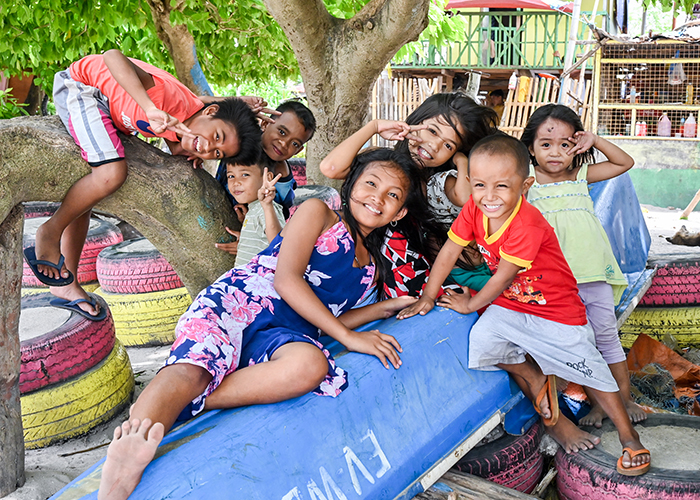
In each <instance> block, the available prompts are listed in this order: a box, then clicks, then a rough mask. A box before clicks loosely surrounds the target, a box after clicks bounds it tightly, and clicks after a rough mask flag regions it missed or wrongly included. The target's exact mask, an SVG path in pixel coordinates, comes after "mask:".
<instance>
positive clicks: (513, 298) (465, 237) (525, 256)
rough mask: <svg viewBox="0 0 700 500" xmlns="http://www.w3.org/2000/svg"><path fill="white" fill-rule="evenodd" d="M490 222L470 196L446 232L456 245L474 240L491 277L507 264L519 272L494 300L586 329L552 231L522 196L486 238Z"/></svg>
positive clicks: (572, 280) (572, 281) (573, 280)
mask: <svg viewBox="0 0 700 500" xmlns="http://www.w3.org/2000/svg"><path fill="white" fill-rule="evenodd" d="M488 222H489V220H488V218H487V217H486V215H484V214H483V212H481V210H479V209H478V208H477V207H476V205H475V204H474V200H473V199H472V198H471V197H470V198H469V201H467V203H466V204H465V205H464V207H463V208H462V211H461V212H460V214H459V216H457V219H455V221H454V223H453V224H452V227H451V228H450V231H449V233H448V235H449V237H450V239H451V240H452V241H454V242H455V243H457V244H458V245H462V246H466V245H468V244H469V242H470V241H472V240H476V243H477V244H478V246H479V250H480V251H481V254H482V255H483V256H484V260H485V261H486V263H487V264H488V266H489V268H490V269H491V272H492V273H494V274H495V273H496V271H497V269H498V263H499V262H500V260H501V259H505V260H507V261H508V262H511V263H513V264H515V265H517V266H520V267H521V268H523V269H522V270H521V271H520V272H519V273H518V275H517V276H516V277H515V279H514V280H513V283H512V284H511V285H510V286H509V287H508V288H506V290H505V291H504V292H503V293H502V294H501V295H499V296H498V297H497V298H496V300H494V301H493V303H494V304H497V305H499V306H501V307H505V308H507V309H512V310H513V311H518V312H523V313H526V314H532V315H534V316H539V317H540V318H544V319H548V320H551V321H556V322H557V323H564V324H566V325H585V324H586V309H585V307H584V305H583V303H582V302H581V299H580V298H579V296H578V288H577V287H576V278H574V275H573V273H572V272H571V269H570V268H569V265H568V264H567V263H566V259H565V258H564V254H563V253H562V251H561V248H560V247H559V241H558V240H557V236H556V234H555V233H554V229H553V228H552V226H550V225H549V223H548V222H547V220H546V219H545V218H544V216H543V215H542V214H541V213H540V211H539V210H537V209H536V208H535V207H533V206H532V205H530V204H529V203H528V202H527V201H526V200H525V197H521V198H520V201H519V202H518V205H517V206H516V207H515V210H513V213H512V214H511V215H510V217H509V218H508V220H507V221H506V222H505V223H504V224H503V226H501V228H500V229H499V230H498V231H496V232H495V233H494V234H492V235H489V234H488V227H489V225H488Z"/></svg>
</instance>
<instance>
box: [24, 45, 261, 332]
mask: <svg viewBox="0 0 700 500" xmlns="http://www.w3.org/2000/svg"><path fill="white" fill-rule="evenodd" d="M54 102H55V104H56V112H57V114H58V115H59V116H60V117H61V120H62V121H63V123H64V125H65V126H66V128H67V129H68V131H69V132H70V134H71V135H72V136H73V139H74V140H75V142H76V143H77V144H78V145H79V146H80V148H81V152H82V156H83V158H84V159H85V161H87V162H88V163H89V164H90V166H92V167H93V169H92V172H91V173H89V174H88V175H86V176H85V177H83V178H81V179H80V180H79V181H78V182H76V183H75V184H74V185H73V186H72V187H71V188H70V189H69V190H68V192H67V193H66V196H65V198H64V199H63V202H62V203H61V206H60V208H59V209H58V210H57V211H56V213H55V214H54V215H53V216H52V217H51V218H50V219H49V220H48V221H47V222H45V223H44V224H42V225H41V226H40V227H39V229H38V230H37V234H36V247H30V248H27V249H26V250H25V258H26V260H27V263H28V264H29V265H30V267H31V268H32V271H33V272H34V274H35V275H36V276H37V278H38V279H39V280H40V281H42V282H43V283H45V284H47V285H49V286H50V291H51V293H52V294H54V295H55V296H56V297H57V298H56V299H54V300H52V301H51V304H52V305H54V306H56V307H63V308H67V309H70V310H72V311H75V312H77V313H79V314H82V315H83V316H85V317H87V318H88V319H92V320H100V319H103V318H104V316H105V313H106V312H105V311H99V310H98V305H97V303H96V301H95V299H94V298H93V297H90V296H89V295H88V294H87V293H86V292H85V290H83V289H82V288H81V287H80V285H79V284H78V283H77V281H76V280H75V274H76V272H77V267H78V261H79V259H80V253H81V251H82V247H83V244H84V242H85V236H86V235H87V230H88V226H89V221H90V210H91V209H92V207H94V206H95V205H96V204H97V203H98V202H99V201H101V200H102V199H104V198H105V197H107V196H109V195H110V194H112V193H114V192H115V191H116V190H117V189H119V187H120V186H121V185H122V184H123V183H124V181H125V180H126V175H127V165H126V160H125V159H124V148H123V146H122V143H121V140H120V139H119V137H118V136H117V130H119V131H121V132H123V133H125V134H134V133H137V132H138V133H140V134H142V135H143V136H145V137H155V136H158V137H163V138H164V139H165V141H166V142H167V144H168V146H169V148H170V151H171V152H172V154H176V155H183V156H187V157H188V159H190V160H192V159H195V160H196V159H204V160H206V159H224V158H232V159H235V160H236V161H237V162H239V163H249V162H253V161H255V159H256V158H257V154H258V152H259V150H260V129H259V127H258V124H257V120H256V117H255V114H254V113H253V112H252V111H251V110H250V109H249V107H248V106H247V105H246V103H245V102H243V101H241V100H239V99H236V98H231V99H229V100H226V101H221V102H217V103H215V104H211V105H208V106H205V105H204V103H203V102H202V101H201V100H200V99H199V98H198V97H197V96H196V95H194V94H193V93H192V92H191V91H190V90H189V89H187V87H185V86H184V85H182V84H181V83H180V82H178V81H177V79H176V78H175V77H173V76H172V75H170V74H168V73H167V72H165V71H162V70H160V69H158V68H155V67H153V66H151V65H149V64H146V63H144V62H142V61H137V60H135V59H128V58H126V57H125V56H124V55H123V54H122V53H121V52H120V51H118V50H109V51H107V52H105V53H104V54H103V55H91V56H87V57H84V58H83V59H81V60H79V61H76V62H74V63H73V64H71V66H70V68H69V69H68V70H66V71H61V72H59V73H57V74H56V77H55V79H54ZM64 256H65V257H64Z"/></svg>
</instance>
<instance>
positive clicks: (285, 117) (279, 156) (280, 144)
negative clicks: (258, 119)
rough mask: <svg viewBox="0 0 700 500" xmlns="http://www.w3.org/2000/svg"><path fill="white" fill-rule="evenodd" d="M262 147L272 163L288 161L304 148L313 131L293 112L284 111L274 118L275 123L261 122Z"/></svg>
mask: <svg viewBox="0 0 700 500" xmlns="http://www.w3.org/2000/svg"><path fill="white" fill-rule="evenodd" d="M263 127H264V129H263V133H262V147H263V150H264V151H265V154H267V156H269V157H270V159H271V160H272V161H284V160H288V159H290V158H291V157H292V156H294V155H295V154H297V153H298V152H299V151H301V149H302V148H303V147H304V144H305V143H306V142H307V141H308V140H309V139H310V138H311V135H312V134H313V131H311V130H306V129H305V128H304V124H303V123H302V122H301V120H299V118H298V117H297V115H296V114H295V113H294V112H293V111H285V112H284V113H282V114H281V115H280V116H277V117H275V123H266V122H263Z"/></svg>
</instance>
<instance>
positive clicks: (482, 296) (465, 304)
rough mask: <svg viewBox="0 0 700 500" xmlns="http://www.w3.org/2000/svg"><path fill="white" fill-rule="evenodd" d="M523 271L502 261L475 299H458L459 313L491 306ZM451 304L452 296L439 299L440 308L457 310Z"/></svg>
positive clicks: (465, 297) (461, 297) (510, 263)
mask: <svg viewBox="0 0 700 500" xmlns="http://www.w3.org/2000/svg"><path fill="white" fill-rule="evenodd" d="M521 269H522V268H521V267H520V266H517V265H515V264H513V263H512V262H508V261H507V260H505V259H501V261H500V262H499V263H498V270H497V271H496V274H494V275H493V276H492V277H491V278H489V280H488V281H487V282H486V284H485V285H484V288H482V289H481V290H480V291H479V292H478V293H477V294H476V295H474V296H473V297H469V294H466V293H465V294H464V295H462V296H460V297H459V298H458V300H459V310H458V311H457V312H460V313H462V314H469V313H472V312H474V311H478V310H479V309H481V308H482V307H485V306H487V305H489V304H490V303H491V302H493V301H494V300H496V298H497V297H498V296H499V295H501V294H502V293H503V290H505V289H506V288H508V287H509V286H510V284H511V283H513V280H514V279H515V277H516V276H517V274H518V272H519V271H520V270H521ZM431 278H432V274H431ZM451 302H452V298H451V297H450V296H447V297H446V296H442V297H440V298H439V299H438V305H439V306H441V307H448V308H450V309H455V310H457V309H456V308H453V307H451V305H452V304H451Z"/></svg>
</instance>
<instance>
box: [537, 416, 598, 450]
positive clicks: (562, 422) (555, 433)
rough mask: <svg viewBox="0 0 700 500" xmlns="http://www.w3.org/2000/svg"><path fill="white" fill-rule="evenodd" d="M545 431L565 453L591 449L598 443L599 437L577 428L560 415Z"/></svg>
mask: <svg viewBox="0 0 700 500" xmlns="http://www.w3.org/2000/svg"><path fill="white" fill-rule="evenodd" d="M547 432H548V433H549V434H550V436H552V437H553V438H554V439H555V440H556V442H557V443H559V444H560V445H561V447H562V448H564V451H565V452H567V453H577V452H579V451H582V450H591V449H593V448H594V447H595V445H597V444H598V443H600V438H599V437H596V436H594V435H593V434H589V433H588V432H586V431H584V430H582V429H579V428H578V427H576V425H574V423H573V422H572V421H571V420H569V419H568V418H566V417H565V416H563V415H562V416H561V417H560V418H559V421H558V422H557V423H556V425H554V426H552V427H547Z"/></svg>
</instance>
